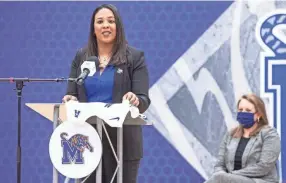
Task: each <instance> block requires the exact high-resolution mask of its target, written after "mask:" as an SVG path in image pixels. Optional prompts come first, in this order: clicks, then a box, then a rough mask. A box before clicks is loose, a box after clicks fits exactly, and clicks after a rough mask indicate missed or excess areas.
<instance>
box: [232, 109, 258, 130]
mask: <svg viewBox="0 0 286 183" xmlns="http://www.w3.org/2000/svg"><path fill="white" fill-rule="evenodd" d="M236 119H237V121H238V122H239V123H240V124H241V125H242V126H243V128H251V127H252V126H253V125H254V124H255V122H254V113H251V112H238V113H237V118H236Z"/></svg>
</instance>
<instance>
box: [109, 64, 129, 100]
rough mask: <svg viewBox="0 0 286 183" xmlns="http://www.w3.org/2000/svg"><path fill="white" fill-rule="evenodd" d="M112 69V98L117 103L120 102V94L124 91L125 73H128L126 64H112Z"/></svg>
mask: <svg viewBox="0 0 286 183" xmlns="http://www.w3.org/2000/svg"><path fill="white" fill-rule="evenodd" d="M114 69H115V70H114V84H113V93H112V100H113V102H114V103H118V102H122V96H123V95H124V94H125V92H126V84H127V83H126V82H127V81H126V74H128V70H127V65H126V64H120V65H117V66H114Z"/></svg>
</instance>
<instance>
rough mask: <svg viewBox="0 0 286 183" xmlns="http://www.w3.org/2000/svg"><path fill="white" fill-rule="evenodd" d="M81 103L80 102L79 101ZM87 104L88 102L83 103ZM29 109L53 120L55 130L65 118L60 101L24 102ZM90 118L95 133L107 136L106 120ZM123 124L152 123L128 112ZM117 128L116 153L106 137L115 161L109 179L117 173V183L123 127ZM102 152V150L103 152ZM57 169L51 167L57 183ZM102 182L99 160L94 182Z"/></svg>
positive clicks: (121, 165) (65, 112)
mask: <svg viewBox="0 0 286 183" xmlns="http://www.w3.org/2000/svg"><path fill="white" fill-rule="evenodd" d="M81 104H82V103H81ZM85 104H87V105H88V103H85ZM26 106H28V107H29V108H30V109H32V110H34V111H35V112H37V113H39V114H40V115H42V116H43V117H45V118H46V119H48V120H50V121H51V122H53V129H54V130H55V129H56V128H57V126H58V125H59V124H61V123H62V122H64V121H66V120H67V109H66V105H65V104H62V103H26ZM89 119H91V120H87V121H86V122H88V123H89V124H96V129H97V133H98V135H99V136H100V138H101V139H102V132H103V131H104V132H105V134H106V135H107V137H108V133H107V131H106V128H105V124H106V121H104V120H103V119H101V118H99V117H97V116H96V115H93V116H90V118H89ZM123 125H152V123H151V122H148V121H147V118H146V117H145V116H144V115H142V114H140V115H139V117H137V118H132V117H131V115H130V112H128V114H127V115H126V118H125V119H124V122H123ZM116 128H117V154H116V152H115V150H114V148H113V146H112V143H111V141H110V139H109V137H108V140H109V143H110V147H111V149H112V151H113V154H114V157H115V159H116V161H117V168H116V169H115V172H114V175H113V178H112V180H111V181H113V180H114V179H115V176H116V173H117V181H116V182H117V183H123V133H124V132H123V128H122V127H116ZM103 153H104V152H103ZM68 181H69V178H68V177H67V178H66V181H65V182H68ZM58 182H59V180H58V171H57V170H56V168H55V167H53V183H58ZM79 182H80V180H79V179H75V183H79ZM101 182H102V161H100V162H99V164H98V166H97V168H96V183H101Z"/></svg>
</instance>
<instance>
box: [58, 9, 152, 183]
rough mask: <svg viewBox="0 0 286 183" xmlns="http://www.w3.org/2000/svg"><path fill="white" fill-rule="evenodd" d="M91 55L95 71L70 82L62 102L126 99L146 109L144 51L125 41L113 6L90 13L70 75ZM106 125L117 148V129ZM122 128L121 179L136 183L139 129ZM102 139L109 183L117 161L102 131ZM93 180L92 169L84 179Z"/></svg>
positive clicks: (140, 153) (140, 152) (78, 71)
mask: <svg viewBox="0 0 286 183" xmlns="http://www.w3.org/2000/svg"><path fill="white" fill-rule="evenodd" d="M90 56H96V57H97V58H98V63H96V72H95V73H94V74H93V75H90V74H91V73H89V75H88V76H87V78H86V79H85V80H84V84H82V85H78V84H77V83H75V82H69V83H68V87H67V93H66V95H65V96H64V97H63V102H67V101H69V100H78V101H79V102H105V103H121V102H122V101H123V100H126V99H127V100H129V101H130V103H131V104H133V105H134V106H137V107H138V109H139V111H140V113H143V112H145V111H146V110H147V108H148V107H149V105H150V99H149V96H148V90H149V76H148V71H147V66H146V64H145V58H144V52H143V51H140V50H137V49H135V48H133V47H131V46H129V45H128V44H127V41H126V39H125V33H124V28H123V24H122V20H121V17H120V15H119V13H118V11H117V9H116V7H114V6H113V5H107V4H103V5H101V6H99V7H97V8H96V9H95V10H94V12H93V13H92V16H91V22H90V30H89V38H88V43H87V46H86V47H85V48H82V49H79V50H78V51H77V53H76V55H75V57H74V60H73V61H72V64H71V70H70V75H69V77H70V78H78V77H79V76H80V75H81V74H82V73H83V72H82V67H81V66H82V64H83V63H84V61H85V60H86V59H87V58H89V57H90ZM95 62H97V61H95ZM91 70H92V68H91ZM106 128H107V131H108V134H109V136H110V138H111V141H112V143H113V145H114V147H115V149H116V143H117V131H116V129H115V128H110V127H108V126H106ZM123 131H124V135H123V159H124V161H123V170H124V171H123V182H124V183H136V179H137V174H138V169H139V164H140V159H141V158H142V156H143V147H142V146H143V144H142V129H141V126H140V125H138V126H135V125H134V126H133V125H128V126H127V125H126V126H124V128H123ZM102 138H103V139H102V143H103V152H104V153H103V157H102V171H103V173H102V179H103V182H108V183H109V182H110V180H111V178H112V176H113V172H114V170H115V169H116V166H117V163H116V160H115V158H114V156H113V153H112V150H111V148H110V146H109V144H108V140H107V137H106V135H105V133H103V137H102ZM115 180H116V179H115ZM94 182H95V172H94V173H93V174H92V175H91V176H90V177H89V178H88V179H87V180H86V183H94ZM114 182H115V181H114Z"/></svg>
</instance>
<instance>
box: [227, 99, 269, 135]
mask: <svg viewBox="0 0 286 183" xmlns="http://www.w3.org/2000/svg"><path fill="white" fill-rule="evenodd" d="M242 99H245V100H247V101H248V102H250V103H252V104H253V105H254V107H255V111H256V112H257V113H258V114H259V115H260V117H259V119H258V123H257V128H256V129H255V130H254V131H253V132H252V133H251V134H250V136H255V135H256V134H257V133H259V132H260V130H261V129H262V128H263V127H264V126H267V125H268V124H269V122H268V118H267V114H266V109H265V104H264V102H263V100H262V99H261V98H260V97H258V96H257V95H255V94H248V95H243V96H242V97H241V98H240V99H239V100H238V102H237V109H238V107H239V103H240V102H241V100H242ZM242 135H243V127H242V126H241V125H239V126H237V127H236V128H234V129H232V130H231V136H233V137H235V138H240V137H241V136H242Z"/></svg>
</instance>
